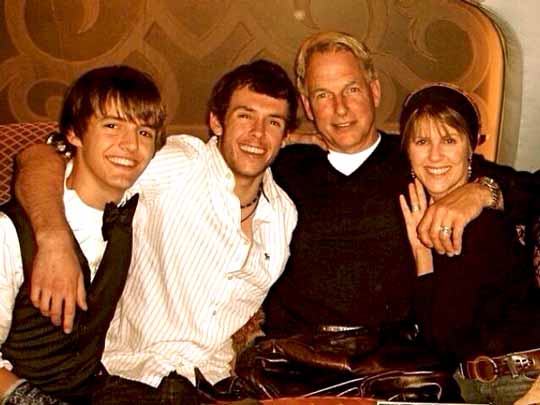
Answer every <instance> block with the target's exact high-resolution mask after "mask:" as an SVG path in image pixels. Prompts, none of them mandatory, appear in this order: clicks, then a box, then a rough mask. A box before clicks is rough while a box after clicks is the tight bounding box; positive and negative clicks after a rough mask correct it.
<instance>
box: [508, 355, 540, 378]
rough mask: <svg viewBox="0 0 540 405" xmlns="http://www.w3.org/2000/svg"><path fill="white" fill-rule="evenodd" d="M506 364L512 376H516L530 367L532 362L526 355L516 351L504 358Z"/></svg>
mask: <svg viewBox="0 0 540 405" xmlns="http://www.w3.org/2000/svg"><path fill="white" fill-rule="evenodd" d="M506 365H507V366H508V370H510V374H511V375H512V377H513V378H516V377H517V376H518V375H520V374H521V373H522V372H524V371H526V370H527V369H528V368H529V367H531V366H532V365H533V362H532V361H531V360H530V359H529V358H528V357H527V356H524V355H521V354H517V353H516V354H511V355H509V356H508V357H507V358H506Z"/></svg>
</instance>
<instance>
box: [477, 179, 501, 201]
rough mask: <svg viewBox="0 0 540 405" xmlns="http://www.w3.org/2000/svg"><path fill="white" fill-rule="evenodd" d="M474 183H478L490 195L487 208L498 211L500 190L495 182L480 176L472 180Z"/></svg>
mask: <svg viewBox="0 0 540 405" xmlns="http://www.w3.org/2000/svg"><path fill="white" fill-rule="evenodd" d="M474 182H475V183H478V184H480V185H482V186H484V187H486V188H487V189H488V190H489V193H490V194H491V202H490V203H489V205H488V208H492V209H498V208H499V205H500V202H501V188H500V187H499V185H498V184H497V182H496V181H495V180H493V179H492V178H491V177H486V176H481V177H478V178H477V179H476V180H474Z"/></svg>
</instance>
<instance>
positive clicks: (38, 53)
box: [0, 0, 503, 158]
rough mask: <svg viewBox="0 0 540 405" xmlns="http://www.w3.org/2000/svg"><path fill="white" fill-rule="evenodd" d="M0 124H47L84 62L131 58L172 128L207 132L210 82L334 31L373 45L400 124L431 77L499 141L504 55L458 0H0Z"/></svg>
mask: <svg viewBox="0 0 540 405" xmlns="http://www.w3.org/2000/svg"><path fill="white" fill-rule="evenodd" d="M0 18H1V21H2V24H1V26H0V123H8V122H20V121H38V120H54V119H56V117H57V114H58V111H59V106H60V103H61V97H62V94H63V91H64V89H65V88H66V86H67V84H68V83H70V82H71V81H72V80H73V79H74V78H75V77H77V76H78V75H79V74H80V73H82V72H83V71H85V70H88V69H90V68H92V67H96V66H101V65H107V64H118V63H127V64H130V65H133V66H135V67H137V68H139V69H142V70H145V71H147V72H149V73H150V74H151V75H152V76H153V77H154V78H155V80H156V81H157V83H158V84H159V86H160V88H161V89H162V90H163V93H164V97H165V100H166V102H167V105H168V111H169V123H170V124H171V125H170V132H177V131H187V132H192V133H196V134H198V135H200V136H205V134H206V130H205V111H206V101H207V97H208V95H209V92H210V89H211V87H212V84H213V83H214V82H215V80H216V79H217V78H218V77H219V76H220V75H221V74H223V73H224V72H225V71H227V70H229V69H231V68H232V67H234V66H236V65H237V64H239V63H243V62H246V61H249V60H253V59H256V58H268V59H271V60H274V61H276V62H278V63H280V64H282V65H283V66H284V67H285V68H286V69H287V70H288V71H289V73H291V74H292V71H293V70H292V69H293V60H294V56H295V52H296V49H297V47H298V45H299V43H300V42H301V40H302V39H303V38H304V37H305V36H307V35H309V34H311V33H313V32H315V31H318V30H327V29H334V30H341V31H346V32H349V33H352V34H354V35H356V36H357V37H359V38H360V39H362V40H364V41H365V42H366V43H367V44H368V46H369V47H370V48H371V49H372V51H373V52H374V59H375V63H376V66H377V67H378V70H379V74H380V78H381V82H382V88H383V101H382V105H381V107H380V108H379V111H378V124H379V126H380V127H381V128H383V129H387V130H395V129H396V118H397V115H398V113H399V108H400V105H401V102H402V101H403V98H404V97H405V95H406V94H407V93H408V92H409V91H410V90H412V89H414V88H416V87H418V86H420V85H422V84H424V83H426V82H428V81H449V82H454V83H457V84H459V85H461V86H463V87H465V88H466V89H468V90H470V91H473V92H474V93H475V99H476V101H477V103H478V105H479V108H480V110H481V112H482V114H483V124H484V131H485V132H486V133H487V134H489V139H488V142H486V144H484V145H483V146H482V152H483V153H484V154H485V155H486V156H488V157H491V158H493V157H494V156H495V153H496V148H497V139H496V138H497V137H496V134H497V132H498V128H499V118H498V117H499V112H500V106H501V94H502V87H501V83H502V76H503V64H502V60H503V56H502V47H501V44H500V42H499V37H498V34H497V31H496V30H495V29H494V28H493V26H492V24H491V22H490V20H489V19H488V18H487V17H486V16H485V15H484V14H483V13H482V12H481V11H480V10H479V9H478V8H477V7H476V6H474V5H472V4H471V3H468V2H465V1H463V0H332V1H328V0H3V2H2V7H1V9H0Z"/></svg>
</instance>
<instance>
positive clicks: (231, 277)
mask: <svg viewBox="0 0 540 405" xmlns="http://www.w3.org/2000/svg"><path fill="white" fill-rule="evenodd" d="M226 278H227V280H232V279H233V278H234V276H233V275H232V274H227V276H226Z"/></svg>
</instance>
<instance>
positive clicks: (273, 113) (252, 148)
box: [210, 87, 288, 184]
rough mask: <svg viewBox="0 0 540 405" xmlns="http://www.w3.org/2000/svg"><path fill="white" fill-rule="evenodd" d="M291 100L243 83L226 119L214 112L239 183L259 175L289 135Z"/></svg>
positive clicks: (214, 126) (214, 124)
mask: <svg viewBox="0 0 540 405" xmlns="http://www.w3.org/2000/svg"><path fill="white" fill-rule="evenodd" d="M287 112H288V103H287V100H285V99H278V98H273V97H270V96H267V95H264V94H260V93H257V92H254V91H253V90H250V89H249V88H248V87H242V88H240V89H237V90H235V91H234V92H233V94H232V96H231V100H230V103H229V108H228V109H227V113H226V114H225V118H224V120H223V123H220V122H219V120H218V119H217V117H216V116H215V115H214V114H210V127H211V128H212V131H213V132H214V134H216V135H217V136H219V137H220V139H219V149H220V151H221V154H222V155H223V158H224V159H225V162H226V163H227V165H228V166H229V167H230V169H231V170H232V172H233V174H234V176H235V180H236V183H237V184H239V183H240V182H244V183H243V184H246V183H245V182H251V181H254V180H256V179H259V178H260V177H261V176H262V175H263V173H264V171H265V170H266V168H267V167H268V166H270V164H271V163H272V161H273V160H274V159H275V157H276V156H277V154H278V152H279V149H280V147H281V142H282V140H283V137H284V136H285V133H286V131H285V126H286V117H287Z"/></svg>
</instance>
